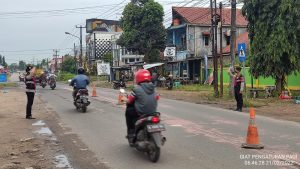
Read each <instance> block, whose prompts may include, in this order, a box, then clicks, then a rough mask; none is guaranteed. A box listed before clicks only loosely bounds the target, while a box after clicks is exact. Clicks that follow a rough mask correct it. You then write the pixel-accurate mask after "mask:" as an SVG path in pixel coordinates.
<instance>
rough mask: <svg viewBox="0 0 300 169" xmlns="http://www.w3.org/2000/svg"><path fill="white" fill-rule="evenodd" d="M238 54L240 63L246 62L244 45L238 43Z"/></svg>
mask: <svg viewBox="0 0 300 169" xmlns="http://www.w3.org/2000/svg"><path fill="white" fill-rule="evenodd" d="M238 54H239V59H240V62H245V61H246V43H239V44H238Z"/></svg>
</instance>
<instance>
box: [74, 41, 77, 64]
mask: <svg viewBox="0 0 300 169" xmlns="http://www.w3.org/2000/svg"><path fill="white" fill-rule="evenodd" d="M74 61H75V67H76V68H77V58H76V46H75V43H74Z"/></svg>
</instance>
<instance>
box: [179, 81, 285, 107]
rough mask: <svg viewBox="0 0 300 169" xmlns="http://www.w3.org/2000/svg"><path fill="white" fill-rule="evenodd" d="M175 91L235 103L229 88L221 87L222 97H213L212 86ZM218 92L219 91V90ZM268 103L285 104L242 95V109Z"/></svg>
mask: <svg viewBox="0 0 300 169" xmlns="http://www.w3.org/2000/svg"><path fill="white" fill-rule="evenodd" d="M173 89H174V90H175V91H185V92H197V95H198V96H199V97H201V98H207V100H208V101H209V102H235V98H234V96H231V95H229V87H228V86H225V85H224V87H223V97H220V96H218V97H215V94H214V87H213V86H212V85H202V84H193V85H181V86H179V87H176V88H173ZM219 92H220V90H219ZM269 103H276V104H277V103H278V104H286V103H288V102H286V103H282V102H280V100H278V99H277V98H276V97H272V98H268V99H265V98H256V99H252V98H250V92H249V91H247V97H246V95H245V94H244V107H251V106H252V107H262V106H267V105H268V104H269Z"/></svg>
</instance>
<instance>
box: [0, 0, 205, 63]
mask: <svg viewBox="0 0 300 169" xmlns="http://www.w3.org/2000/svg"><path fill="white" fill-rule="evenodd" d="M1 1H2V3H1V5H0V54H1V55H4V56H5V57H6V62H8V63H17V62H18V61H19V60H25V61H26V62H27V63H29V62H32V61H33V60H34V61H35V63H36V62H37V61H41V59H42V58H49V59H50V58H52V57H53V49H60V52H59V54H60V55H64V54H66V53H72V49H70V48H72V47H73V43H76V45H78V44H79V39H77V38H74V37H72V36H69V35H65V32H70V33H73V34H75V35H77V36H79V29H76V28H75V25H80V24H82V25H83V26H85V20H86V19H89V18H95V17H98V18H102V19H115V20H118V19H119V18H120V17H121V13H122V10H123V9H122V6H125V5H126V3H128V2H129V1H130V0H110V1H108V0H0V2H1ZM3 1H5V2H3ZM156 1H157V2H160V3H161V4H162V5H163V7H164V10H165V13H166V18H167V19H169V18H170V17H171V14H170V11H171V6H183V5H185V4H187V3H188V2H191V0H156ZM194 1H195V2H193V3H197V2H199V1H203V2H204V3H206V2H209V0H194ZM180 2H182V3H180ZM193 3H190V4H188V6H190V5H192V4H193ZM74 8H77V9H75V10H65V9H74ZM78 8H83V9H78ZM49 10H50V12H49ZM54 10H62V11H54ZM28 11H29V12H31V13H28ZM45 11H48V12H45ZM32 12H33V13H32ZM75 12H76V13H75ZM54 15H59V16H54ZM84 33H85V30H84Z"/></svg>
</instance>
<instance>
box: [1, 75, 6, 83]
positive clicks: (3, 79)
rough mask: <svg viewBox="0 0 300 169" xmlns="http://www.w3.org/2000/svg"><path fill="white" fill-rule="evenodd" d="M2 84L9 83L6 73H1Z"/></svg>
mask: <svg viewBox="0 0 300 169" xmlns="http://www.w3.org/2000/svg"><path fill="white" fill-rule="evenodd" d="M0 82H7V75H6V73H0Z"/></svg>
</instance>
